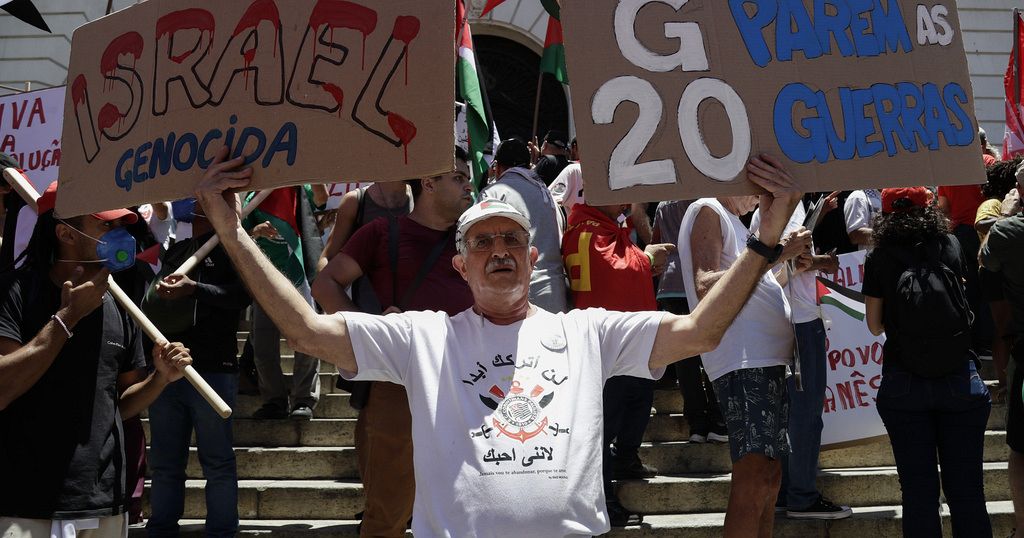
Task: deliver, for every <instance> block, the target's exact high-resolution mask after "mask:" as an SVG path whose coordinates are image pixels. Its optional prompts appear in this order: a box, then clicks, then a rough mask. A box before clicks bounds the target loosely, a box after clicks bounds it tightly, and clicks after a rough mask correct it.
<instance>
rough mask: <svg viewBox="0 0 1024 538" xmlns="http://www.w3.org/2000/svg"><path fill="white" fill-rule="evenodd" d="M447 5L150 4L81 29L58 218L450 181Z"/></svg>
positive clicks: (74, 54)
mask: <svg viewBox="0 0 1024 538" xmlns="http://www.w3.org/2000/svg"><path fill="white" fill-rule="evenodd" d="M453 20H455V19H454V4H453V3H452V2H451V1H450V0H389V1H388V2H376V1H371V0H356V1H347V0H289V1H288V2H284V1H283V0H276V1H275V0H241V1H240V0H232V1H223V2H199V1H197V0H185V1H179V0H174V1H171V0H149V1H147V2H143V3H141V4H137V5H135V6H132V7H129V8H127V9H124V10H121V11H118V12H116V13H114V14H112V15H109V16H107V17H103V18H101V19H99V20H97V21H95V22H92V23H89V24H86V25H84V26H82V27H80V28H78V29H77V30H75V33H74V36H73V39H72V47H71V48H72V50H71V64H70V68H69V69H68V87H69V90H68V97H67V99H66V103H65V109H64V110H65V112H64V117H65V118H66V119H67V121H66V122H65V124H64V138H63V151H64V155H63V161H62V163H61V164H62V166H61V171H60V181H61V188H60V194H59V196H58V199H57V210H58V212H59V213H61V214H65V215H75V214H81V213H86V212H93V211H97V210H102V209H108V208H112V207H122V206H128V205H132V204H137V203H140V202H145V201H158V200H173V199H178V198H182V197H185V196H189V195H190V194H191V192H192V189H193V186H194V185H195V183H196V182H197V181H198V179H199V177H200V176H201V174H202V169H204V168H205V167H207V166H208V165H209V163H210V161H211V160H212V158H213V155H214V154H215V153H216V151H217V150H218V149H219V148H220V147H221V146H222V145H224V144H227V145H228V146H229V147H230V148H231V155H232V156H244V157H245V162H246V163H247V165H248V166H251V167H253V169H254V174H253V177H254V185H253V186H252V187H250V188H255V189H263V188H267V187H274V186H284V185H295V184H300V183H331V182H334V181H336V179H337V178H339V177H358V178H372V179H373V180H375V181H390V180H400V179H408V178H410V177H421V176H424V175H434V174H441V173H445V172H448V171H450V170H452V169H453V168H454V164H453V163H454V158H453V150H452V148H453V146H454V135H453V131H452V102H453V101H454V100H455V90H454V84H453V83H452V80H454V76H455V74H454V69H455V67H454V66H455V56H454V47H453V45H452V44H453V43H454V42H455V35H454V31H455V29H454V24H453V22H452V21H453Z"/></svg>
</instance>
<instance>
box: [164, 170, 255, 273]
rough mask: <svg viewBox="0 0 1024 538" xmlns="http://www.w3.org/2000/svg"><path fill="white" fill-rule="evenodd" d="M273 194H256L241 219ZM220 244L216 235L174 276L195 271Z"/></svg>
mask: <svg viewBox="0 0 1024 538" xmlns="http://www.w3.org/2000/svg"><path fill="white" fill-rule="evenodd" d="M272 192H274V189H267V190H264V191H260V192H258V193H256V196H253V197H252V200H250V201H249V203H248V204H246V205H245V207H243V208H242V215H241V218H243V219H244V218H245V217H247V216H248V215H249V213H252V212H253V210H255V209H256V208H257V207H259V205H260V204H261V203H263V200H266V199H267V197H268V196H270V193H272ZM219 244H220V236H217V235H214V236H213V237H211V238H209V239H207V240H206V243H204V244H203V246H201V247H199V249H198V250H196V251H195V253H193V254H192V255H191V256H189V257H188V259H187V260H185V262H184V263H182V264H181V266H179V267H178V268H177V269H175V270H174V273H172V274H174V275H187V274H188V273H189V271H191V270H192V269H195V267H196V265H198V264H199V262H201V261H203V259H205V258H206V257H207V256H209V255H210V253H211V252H213V249H215V248H217V245H219Z"/></svg>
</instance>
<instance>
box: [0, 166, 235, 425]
mask: <svg viewBox="0 0 1024 538" xmlns="http://www.w3.org/2000/svg"><path fill="white" fill-rule="evenodd" d="M4 178H5V179H6V180H7V181H8V182H9V183H10V184H11V186H12V187H14V190H16V191H17V192H18V194H19V195H21V196H22V197H23V198H24V199H25V203H27V204H28V205H30V206H31V207H32V208H34V209H36V210H37V212H38V205H37V204H36V200H37V199H38V198H39V193H38V192H37V191H36V189H35V187H33V186H32V184H31V183H29V181H28V179H27V178H26V177H25V176H24V175H22V174H21V172H19V171H18V170H17V169H15V168H4ZM107 284H108V285H109V286H110V293H111V295H113V296H114V299H116V300H117V302H118V303H120V304H121V307H122V308H124V309H125V311H127V312H128V315H130V316H131V317H132V319H134V320H135V322H136V323H138V324H139V327H140V328H141V329H142V330H143V331H144V332H145V333H146V335H147V336H149V338H150V339H151V340H153V342H154V343H156V344H164V343H167V338H166V337H165V336H164V335H163V333H162V332H160V329H158V328H157V327H156V325H154V324H153V322H152V321H150V320H149V318H148V317H146V314H145V313H143V312H142V310H141V309H140V308H139V307H138V305H136V304H135V303H134V302H132V300H131V298H130V297H128V294H127V293H125V292H124V290H122V289H121V286H118V285H117V282H114V277H113V276H112V275H111V276H108V277H107ZM183 372H184V374H185V379H187V380H188V382H189V383H191V384H192V386H193V387H195V389H196V392H198V393H199V394H201V395H202V396H203V398H204V399H205V400H206V401H207V402H208V403H209V404H210V406H211V407H213V410H214V411H216V412H217V414H218V415H220V416H221V418H228V417H230V416H231V408H230V407H229V406H228V404H227V403H226V402H225V401H224V399H223V398H221V397H220V395H219V394H217V392H216V391H215V390H213V388H212V387H210V385H209V383H207V382H206V380H205V379H203V377H202V376H201V375H199V372H197V371H196V369H195V368H193V367H192V365H189V366H186V367H185V369H184V371H183Z"/></svg>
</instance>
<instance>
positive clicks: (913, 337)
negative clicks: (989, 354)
mask: <svg viewBox="0 0 1024 538" xmlns="http://www.w3.org/2000/svg"><path fill="white" fill-rule="evenodd" d="M943 240H944V241H949V242H950V243H951V244H950V246H951V247H953V249H954V251H955V252H956V253H957V256H958V257H959V251H960V248H959V243H956V242H955V239H954V238H951V237H948V236H946V237H944V238H943ZM941 251H942V245H941V244H940V242H939V240H937V239H935V240H931V241H928V242H927V243H918V244H917V245H915V246H914V247H912V248H911V249H890V251H889V252H891V253H892V254H893V256H894V257H895V258H896V259H897V260H899V261H901V262H902V263H904V264H906V265H907V268H906V269H905V270H904V271H903V273H902V274H900V277H899V279H898V280H897V281H896V297H895V300H894V305H893V307H894V310H893V312H895V315H896V319H895V320H893V321H894V322H895V323H886V325H887V327H886V332H887V333H889V335H890V337H891V338H893V339H894V340H895V343H896V344H897V345H898V349H899V363H900V364H901V365H903V366H904V367H906V368H907V369H908V370H910V372H912V373H914V374H916V375H919V376H922V377H927V378H936V377H943V376H946V375H949V374H951V373H953V372H955V371H957V370H958V369H959V368H961V367H962V366H963V364H964V362H965V361H967V360H973V359H974V352H973V351H972V350H971V324H972V323H973V322H974V314H973V313H972V312H971V309H970V307H969V306H968V304H967V297H966V295H965V293H964V286H963V282H962V278H961V276H960V275H959V274H958V273H957V272H955V271H953V270H952V269H950V268H949V266H947V265H946V264H945V263H943V262H942V260H941ZM888 325H892V327H888ZM890 329H891V330H890Z"/></svg>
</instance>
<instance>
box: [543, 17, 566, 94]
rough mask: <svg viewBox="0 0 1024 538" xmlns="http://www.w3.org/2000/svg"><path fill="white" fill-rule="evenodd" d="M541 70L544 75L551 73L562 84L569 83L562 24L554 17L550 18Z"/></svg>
mask: <svg viewBox="0 0 1024 538" xmlns="http://www.w3.org/2000/svg"><path fill="white" fill-rule="evenodd" d="M540 70H541V72H542V73H551V74H552V75H553V76H554V77H555V78H556V79H558V82H561V83H562V84H568V83H569V72H568V71H567V70H566V68H565V47H564V46H563V45H562V23H561V21H559V20H558V19H557V18H555V16H553V15H552V16H549V17H548V33H547V37H545V38H544V55H543V56H541V58H540Z"/></svg>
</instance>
